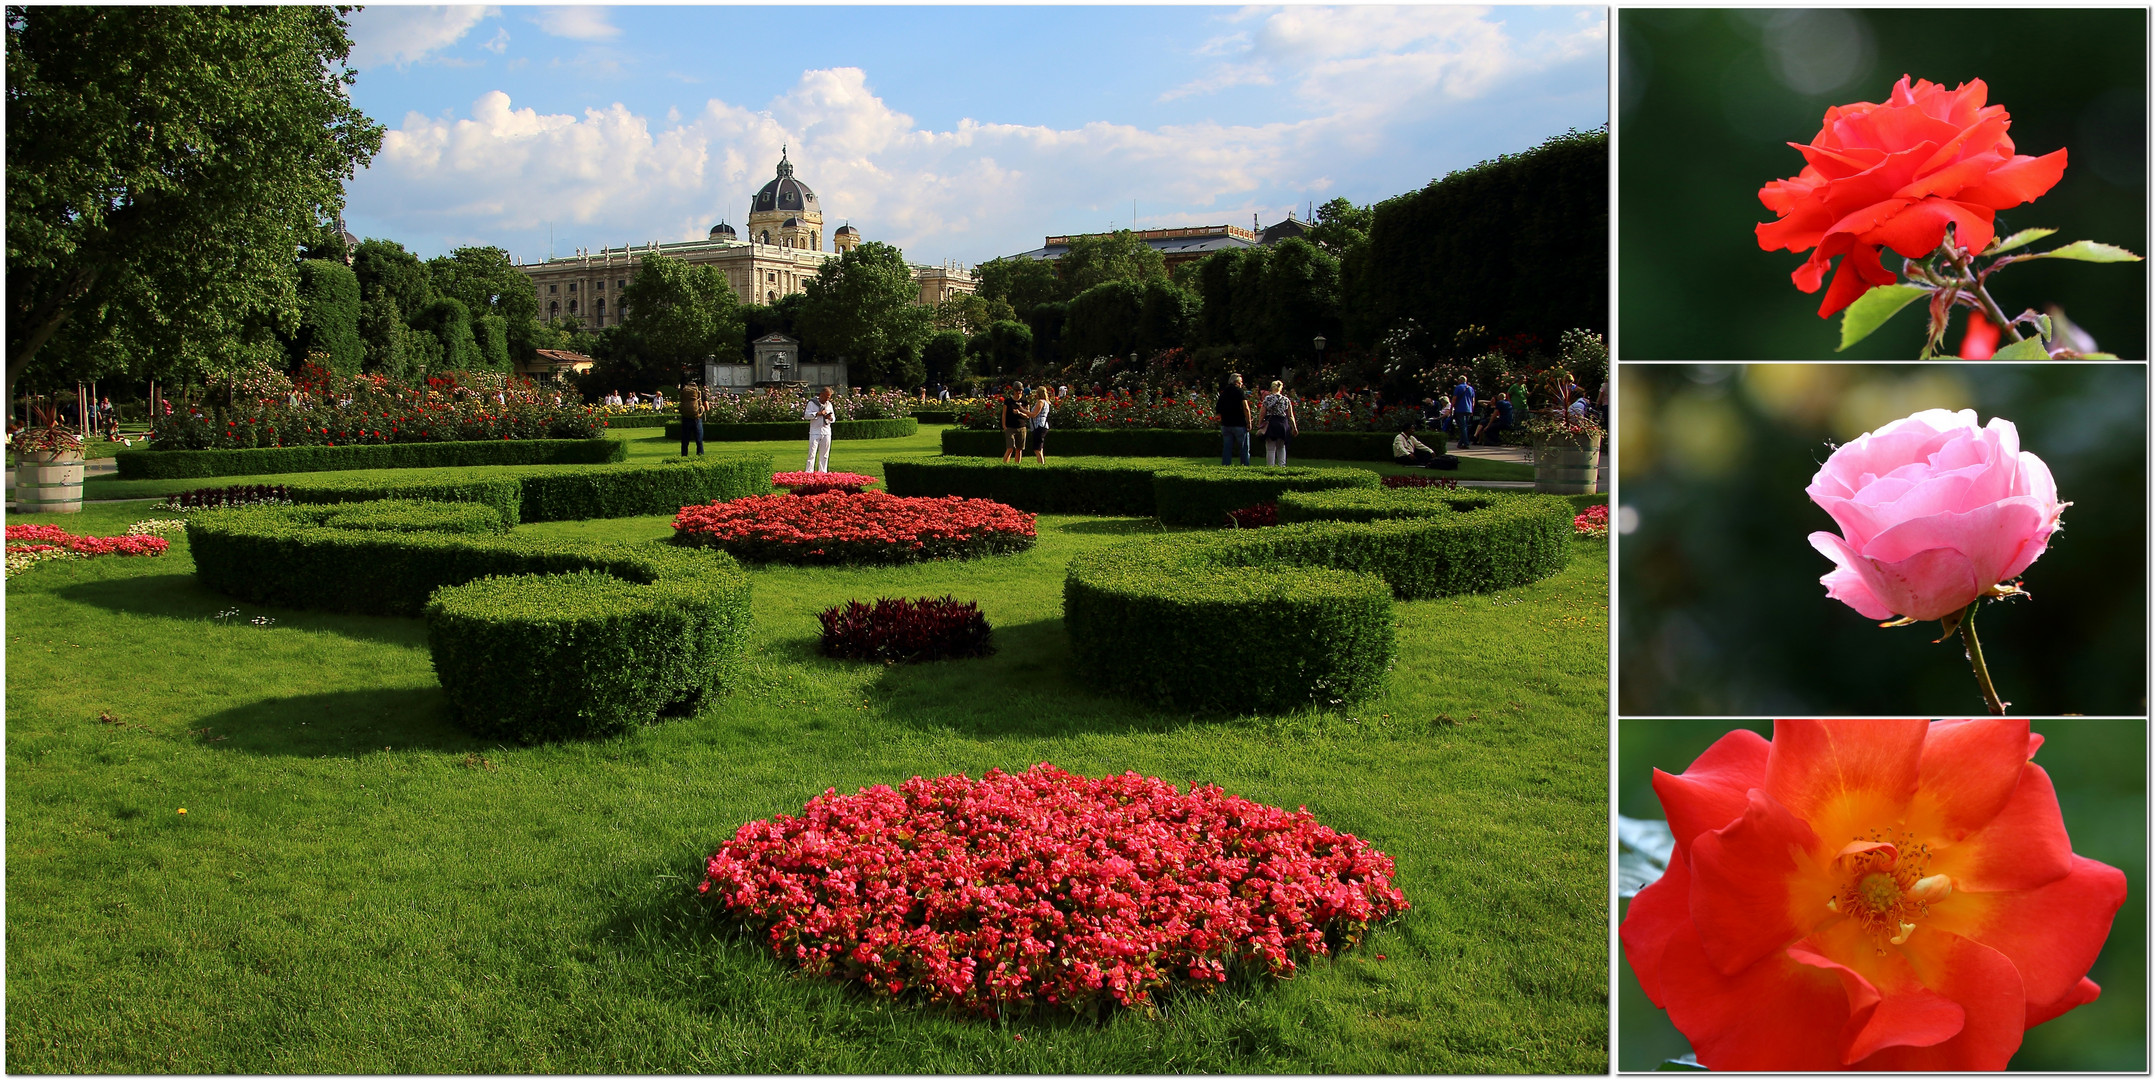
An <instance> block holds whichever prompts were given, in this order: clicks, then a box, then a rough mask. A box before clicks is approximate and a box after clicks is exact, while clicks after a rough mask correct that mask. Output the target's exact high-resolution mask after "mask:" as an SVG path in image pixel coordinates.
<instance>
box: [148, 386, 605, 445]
mask: <svg viewBox="0 0 2155 1080" xmlns="http://www.w3.org/2000/svg"><path fill="white" fill-rule="evenodd" d="M435 381H436V380H434V379H429V380H428V382H429V383H430V384H431V383H434V382H435ZM451 381H453V380H451ZM238 392H239V391H235V393H238ZM353 392H354V395H355V396H354V397H353V398H352V399H351V402H350V404H348V405H323V406H319V407H317V406H315V405H313V404H302V405H298V406H294V405H291V404H288V403H287V402H285V401H281V400H275V399H270V400H262V399H259V398H257V399H254V400H244V399H243V400H241V401H240V402H239V403H237V404H235V405H233V406H232V407H230V408H224V407H212V408H210V409H208V410H206V411H205V410H204V409H202V408H190V409H188V410H187V411H186V412H174V413H170V414H167V415H163V416H158V417H156V418H155V419H154V420H153V421H152V423H151V427H150V433H151V436H152V439H151V446H152V448H153V449H156V450H158V451H159V452H167V453H169V452H175V451H180V450H246V449H255V448H276V447H283V448H285V449H292V448H295V447H301V446H379V445H387V444H402V443H445V442H486V443H493V442H500V441H502V440H504V439H509V440H527V439H603V438H605V437H606V431H605V422H604V419H603V418H602V417H601V416H599V414H598V413H597V412H596V411H595V410H592V409H589V408H586V407H584V406H582V405H550V404H542V403H540V402H537V401H530V400H510V401H507V402H496V401H494V400H493V399H492V396H491V395H484V396H480V397H476V398H464V399H461V400H455V401H444V400H439V399H438V398H439V395H438V393H436V395H435V396H436V397H437V400H433V401H426V400H422V399H421V397H420V396H418V395H420V394H421V393H422V392H420V391H416V390H414V391H409V392H407V391H401V390H399V391H394V392H391V391H389V390H388V389H387V388H386V385H382V386H375V385H372V384H370V383H368V382H367V381H366V380H362V381H361V383H360V385H358V386H356V387H354V388H353Z"/></svg>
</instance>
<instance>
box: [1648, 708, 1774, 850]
mask: <svg viewBox="0 0 2155 1080" xmlns="http://www.w3.org/2000/svg"><path fill="white" fill-rule="evenodd" d="M1766 753H1767V743H1766V740H1765V738H1764V737H1762V736H1761V735H1759V733H1758V732H1755V731H1751V730H1749V729H1747V728H1738V729H1736V730H1735V731H1731V732H1729V733H1728V734H1726V735H1723V736H1721V737H1720V738H1719V739H1717V740H1715V741H1714V744H1713V745H1712V746H1709V747H1707V748H1706V752H1705V753H1703V754H1700V755H1699V757H1698V760H1697V761H1694V762H1692V763H1691V767H1690V768H1688V769H1685V770H1684V771H1683V773H1682V774H1681V775H1676V776H1672V775H1670V774H1668V773H1665V772H1662V771H1661V770H1659V769H1655V770H1654V794H1655V795H1658V796H1660V797H1661V806H1662V809H1663V810H1664V812H1666V813H1667V815H1668V819H1669V832H1670V833H1672V834H1673V835H1674V836H1675V837H1676V843H1677V845H1678V846H1679V847H1688V846H1690V845H1691V844H1692V843H1694V842H1696V840H1697V839H1698V835H1699V834H1700V833H1702V832H1706V831H1709V830H1713V829H1719V828H1722V827H1724V826H1727V825H1730V824H1733V823H1734V822H1735V821H1736V819H1737V818H1740V817H1742V816H1743V814H1744V810H1745V808H1746V807H1748V806H1749V805H1750V799H1749V797H1748V796H1747V795H1746V793H1747V792H1749V791H1750V790H1751V789H1752V788H1755V787H1759V786H1761V785H1762V784H1763V783H1764V782H1765V779H1766Z"/></svg>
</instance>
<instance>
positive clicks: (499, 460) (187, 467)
mask: <svg viewBox="0 0 2155 1080" xmlns="http://www.w3.org/2000/svg"><path fill="white" fill-rule="evenodd" d="M628 452H629V448H628V445H627V444H626V443H623V442H622V441H621V440H619V439H607V438H596V439H503V440H501V441H500V442H420V443H385V444H382V445H378V446H265V447H258V448H255V449H252V450H122V451H120V452H119V453H117V454H114V455H113V460H114V461H115V462H117V463H118V465H119V475H120V478H121V479H123V480H176V479H185V478H188V477H196V476H255V475H260V474H267V473H298V472H341V471H345V470H350V469H426V468H452V467H467V466H472V465H584V464H599V463H603V462H609V461H621V460H623V459H624V458H626V457H627V456H628Z"/></svg>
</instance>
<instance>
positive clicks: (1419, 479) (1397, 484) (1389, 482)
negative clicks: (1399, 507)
mask: <svg viewBox="0 0 2155 1080" xmlns="http://www.w3.org/2000/svg"><path fill="white" fill-rule="evenodd" d="M1384 486H1385V487H1388V488H1409V487H1414V488H1427V487H1433V488H1444V489H1446V490H1455V489H1457V488H1458V487H1459V481H1457V480H1454V479H1452V478H1451V477H1449V476H1387V477H1385V478H1384Z"/></svg>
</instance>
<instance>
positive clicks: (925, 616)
mask: <svg viewBox="0 0 2155 1080" xmlns="http://www.w3.org/2000/svg"><path fill="white" fill-rule="evenodd" d="M817 618H818V619H820V620H822V622H823V654H824V655H825V656H835V657H838V658H839V659H842V660H875V661H878V662H881V663H918V662H920V661H924V660H944V659H950V658H954V657H960V656H986V655H988V654H989V653H992V652H994V651H995V646H993V645H990V644H988V620H987V617H986V616H984V615H982V614H981V613H980V605H979V604H977V603H973V602H971V601H967V602H966V603H963V604H961V603H959V602H958V601H957V600H956V599H955V598H953V597H949V596H945V597H943V598H942V599H940V600H938V599H936V598H935V597H932V596H923V597H921V598H920V599H918V600H903V599H900V600H891V599H883V600H877V601H876V602H875V603H874V604H873V605H870V604H863V603H861V602H860V601H858V600H848V601H846V603H845V605H844V606H843V607H834V608H826V609H825V610H824V611H823V612H822V614H820V615H818V616H817Z"/></svg>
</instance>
